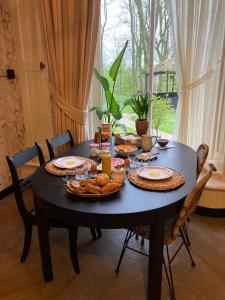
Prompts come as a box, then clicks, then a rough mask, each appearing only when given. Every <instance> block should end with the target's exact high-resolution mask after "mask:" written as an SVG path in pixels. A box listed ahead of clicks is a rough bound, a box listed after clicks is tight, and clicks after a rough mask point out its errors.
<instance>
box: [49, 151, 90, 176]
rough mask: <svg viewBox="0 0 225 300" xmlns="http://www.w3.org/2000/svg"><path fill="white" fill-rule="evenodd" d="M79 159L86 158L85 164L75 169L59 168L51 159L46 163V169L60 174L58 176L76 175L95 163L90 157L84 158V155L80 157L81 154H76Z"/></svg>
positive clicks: (54, 173)
mask: <svg viewBox="0 0 225 300" xmlns="http://www.w3.org/2000/svg"><path fill="white" fill-rule="evenodd" d="M76 158H77V159H85V164H84V165H83V166H81V167H78V168H75V169H61V168H57V167H56V166H55V165H54V163H53V161H52V160H51V161H49V162H47V163H46V165H45V170H46V171H47V172H48V173H51V174H53V175H58V176H66V175H70V176H73V175H76V174H77V173H82V171H83V170H84V169H85V168H88V169H89V170H90V168H91V165H92V164H93V163H94V161H93V160H91V159H88V158H84V157H80V156H76Z"/></svg>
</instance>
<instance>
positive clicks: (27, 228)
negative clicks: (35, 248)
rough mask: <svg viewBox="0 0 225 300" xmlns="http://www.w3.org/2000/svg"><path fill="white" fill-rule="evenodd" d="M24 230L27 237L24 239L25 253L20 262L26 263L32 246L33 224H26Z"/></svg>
mask: <svg viewBox="0 0 225 300" xmlns="http://www.w3.org/2000/svg"><path fill="white" fill-rule="evenodd" d="M24 230H25V237H24V245H23V252H22V255H21V258H20V262H21V263H23V262H25V260H26V258H27V255H28V252H29V249H30V245H31V238H32V224H30V223H28V224H24Z"/></svg>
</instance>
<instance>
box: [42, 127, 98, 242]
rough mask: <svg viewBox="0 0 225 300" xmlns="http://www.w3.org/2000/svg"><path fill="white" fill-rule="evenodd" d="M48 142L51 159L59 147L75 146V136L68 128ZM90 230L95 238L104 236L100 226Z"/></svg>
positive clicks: (47, 140)
mask: <svg viewBox="0 0 225 300" xmlns="http://www.w3.org/2000/svg"><path fill="white" fill-rule="evenodd" d="M46 143H47V146H48V152H49V157H50V159H54V158H55V156H56V153H55V152H56V151H57V149H58V148H60V147H62V146H64V145H66V144H69V145H70V147H73V146H74V141H73V136H72V134H71V133H70V131H69V130H67V131H66V133H64V134H61V135H57V136H55V137H53V138H52V139H51V140H50V139H46ZM90 231H91V235H92V237H93V239H94V240H96V239H98V238H100V237H101V236H102V232H101V229H100V228H94V227H91V228H90Z"/></svg>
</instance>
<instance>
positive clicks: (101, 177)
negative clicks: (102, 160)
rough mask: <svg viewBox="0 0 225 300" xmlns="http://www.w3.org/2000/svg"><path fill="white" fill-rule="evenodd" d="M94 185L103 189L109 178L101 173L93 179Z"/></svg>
mask: <svg viewBox="0 0 225 300" xmlns="http://www.w3.org/2000/svg"><path fill="white" fill-rule="evenodd" d="M95 180H96V185H98V186H100V187H103V186H105V185H106V184H107V183H108V182H109V176H108V175H107V174H106V173H102V174H100V175H98V176H96V178H95Z"/></svg>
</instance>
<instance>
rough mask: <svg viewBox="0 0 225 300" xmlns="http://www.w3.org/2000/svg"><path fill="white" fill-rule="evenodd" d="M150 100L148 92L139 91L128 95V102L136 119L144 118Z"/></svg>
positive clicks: (145, 117) (146, 115)
mask: <svg viewBox="0 0 225 300" xmlns="http://www.w3.org/2000/svg"><path fill="white" fill-rule="evenodd" d="M151 101H152V100H151V96H150V93H148V92H145V93H142V92H139V93H137V94H135V95H133V96H131V97H130V99H129V101H128V104H129V105H130V106H131V108H132V110H133V112H134V113H135V114H136V115H137V117H138V120H146V119H147V117H148V111H149V107H150V105H151Z"/></svg>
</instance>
